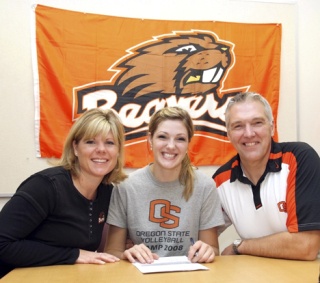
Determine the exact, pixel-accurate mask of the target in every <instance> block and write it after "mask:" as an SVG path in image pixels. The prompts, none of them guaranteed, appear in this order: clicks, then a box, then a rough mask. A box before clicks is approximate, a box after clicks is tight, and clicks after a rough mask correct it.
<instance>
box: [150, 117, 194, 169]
mask: <svg viewBox="0 0 320 283" xmlns="http://www.w3.org/2000/svg"><path fill="white" fill-rule="evenodd" d="M149 143H150V144H151V146H152V150H153V155H154V164H155V166H157V167H159V168H162V169H170V170H172V169H178V171H179V172H180V168H181V163H182V160H183V158H184V157H185V155H186V153H187V151H188V145H189V140H188V132H187V129H186V127H185V125H184V123H183V122H182V121H181V120H165V121H162V122H161V123H159V125H158V128H157V129H156V131H155V132H154V134H153V136H151V135H150V134H149ZM174 171H176V170H174Z"/></svg>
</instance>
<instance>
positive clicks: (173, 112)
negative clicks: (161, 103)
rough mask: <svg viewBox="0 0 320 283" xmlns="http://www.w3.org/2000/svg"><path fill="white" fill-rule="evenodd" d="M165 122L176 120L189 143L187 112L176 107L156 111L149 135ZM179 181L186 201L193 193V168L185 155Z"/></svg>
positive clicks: (191, 131)
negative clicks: (186, 134) (185, 132)
mask: <svg viewBox="0 0 320 283" xmlns="http://www.w3.org/2000/svg"><path fill="white" fill-rule="evenodd" d="M166 120H178V121H181V122H182V123H183V124H184V126H185V127H186V129H187V133H188V142H189V143H190V141H191V139H192V137H193V135H194V125H193V121H192V118H191V116H190V115H189V113H188V111H186V110H184V109H182V108H180V107H178V106H172V107H164V108H162V109H160V110H158V111H156V112H155V113H154V114H153V115H152V116H151V119H150V122H149V133H150V136H151V137H153V135H154V133H155V131H156V130H157V128H158V126H159V124H160V123H161V122H163V121H166ZM179 181H180V183H181V184H182V185H184V186H185V188H184V191H183V197H184V198H185V199H186V200H188V199H189V198H190V196H191V195H192V193H193V186H194V167H193V165H192V164H191V161H190V158H189V155H188V154H186V155H185V157H184V159H183V160H182V164H181V171H180V174H179Z"/></svg>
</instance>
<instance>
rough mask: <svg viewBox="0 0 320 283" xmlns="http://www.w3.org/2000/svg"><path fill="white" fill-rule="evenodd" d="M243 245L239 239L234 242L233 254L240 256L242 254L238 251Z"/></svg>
mask: <svg viewBox="0 0 320 283" xmlns="http://www.w3.org/2000/svg"><path fill="white" fill-rule="evenodd" d="M241 244H242V240H241V239H237V240H235V241H234V242H233V245H232V248H233V252H234V253H235V254H236V255H240V254H241V253H240V252H239V251H238V248H239V247H240V245H241Z"/></svg>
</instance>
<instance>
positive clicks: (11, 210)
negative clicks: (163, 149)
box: [0, 167, 113, 278]
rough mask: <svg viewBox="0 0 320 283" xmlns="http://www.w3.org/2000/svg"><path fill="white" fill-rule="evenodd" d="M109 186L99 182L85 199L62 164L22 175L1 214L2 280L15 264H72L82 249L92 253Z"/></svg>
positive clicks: (97, 240)
mask: <svg viewBox="0 0 320 283" xmlns="http://www.w3.org/2000/svg"><path fill="white" fill-rule="evenodd" d="M112 189H113V186H112V185H111V184H110V185H106V184H100V185H99V187H98V193H97V197H96V199H95V200H94V201H91V200H88V199H86V198H85V197H84V196H83V195H81V194H80V193H79V191H78V190H77V189H76V188H75V187H74V185H73V182H72V179H71V175H70V172H69V171H67V170H65V169H64V168H62V167H53V168H49V169H45V170H43V171H41V172H38V173H36V174H34V175H32V176H30V177H29V178H28V179H26V180H25V181H24V182H23V183H22V184H21V185H20V186H19V188H18V189H17V192H16V193H15V194H14V196H13V197H12V198H11V199H10V200H9V201H8V202H7V203H6V205H5V206H4V207H3V209H2V211H1V212H0V278H1V277H2V276H4V275H5V274H6V273H7V272H8V271H10V270H11V269H13V268H15V267H26V266H44V265H54V264H73V263H75V261H76V260H77V258H78V257H79V250H80V249H84V250H90V251H95V250H96V249H97V248H98V246H99V243H100V241H101V235H102V230H103V227H104V223H105V221H106V218H107V213H108V207H109V202H110V196H111V192H112Z"/></svg>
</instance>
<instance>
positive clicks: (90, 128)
mask: <svg viewBox="0 0 320 283" xmlns="http://www.w3.org/2000/svg"><path fill="white" fill-rule="evenodd" d="M109 132H111V133H112V135H113V137H114V140H115V144H116V145H117V146H118V150H119V154H118V157H117V164H116V166H115V168H114V169H113V170H112V171H111V172H109V173H108V174H107V175H106V176H105V177H104V179H103V182H104V183H119V182H120V181H122V180H124V179H125V178H126V176H127V175H126V174H125V172H124V169H123V167H124V141H125V139H124V127H123V125H122V123H121V120H120V118H119V116H118V115H117V114H116V113H115V112H114V111H113V110H111V109H107V110H102V109H99V108H94V109H91V110H88V111H86V112H85V113H83V114H82V115H81V116H80V118H78V119H77V120H76V122H75V123H74V124H73V126H72V127H71V129H70V131H69V133H68V135H67V138H66V140H65V143H64V147H63V152H62V155H61V158H60V160H59V161H58V165H60V166H63V167H64V168H65V169H67V170H70V171H71V173H72V174H74V175H75V176H79V174H80V166H79V161H78V158H77V157H76V156H75V154H74V150H73V142H75V143H76V144H77V143H79V142H80V140H82V139H90V138H94V137H96V136H97V135H100V134H102V135H105V136H107V135H108V133H109Z"/></svg>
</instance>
